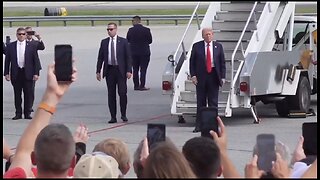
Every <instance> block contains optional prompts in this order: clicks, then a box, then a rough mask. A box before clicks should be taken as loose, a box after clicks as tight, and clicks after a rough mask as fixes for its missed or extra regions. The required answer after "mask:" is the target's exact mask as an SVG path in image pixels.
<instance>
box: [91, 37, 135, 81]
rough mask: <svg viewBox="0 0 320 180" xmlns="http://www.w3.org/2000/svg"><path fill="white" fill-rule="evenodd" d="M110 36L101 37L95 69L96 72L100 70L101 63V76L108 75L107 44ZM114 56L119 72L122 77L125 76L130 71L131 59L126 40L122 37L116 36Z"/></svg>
mask: <svg viewBox="0 0 320 180" xmlns="http://www.w3.org/2000/svg"><path fill="white" fill-rule="evenodd" d="M109 40H110V37H108V38H106V39H103V40H102V41H101V44H100V49H99V54H98V61H97V70H96V73H100V72H101V68H102V65H103V76H102V77H103V78H104V77H105V76H107V75H108V72H107V71H108V68H107V66H108V54H109V52H108V45H109ZM116 51H117V53H116V56H117V61H118V65H119V70H120V73H121V75H122V76H123V77H126V76H127V72H130V73H132V60H131V54H130V49H129V44H128V41H127V40H126V39H125V38H123V37H119V36H117V47H116Z"/></svg>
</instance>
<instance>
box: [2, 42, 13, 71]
mask: <svg viewBox="0 0 320 180" xmlns="http://www.w3.org/2000/svg"><path fill="white" fill-rule="evenodd" d="M9 47H12V46H9V45H8V46H7V47H6V57H5V60H4V73H3V75H4V76H6V75H9V69H10V64H11V61H10V53H9Z"/></svg>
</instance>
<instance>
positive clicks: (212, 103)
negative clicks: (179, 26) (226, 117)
mask: <svg viewBox="0 0 320 180" xmlns="http://www.w3.org/2000/svg"><path fill="white" fill-rule="evenodd" d="M202 38H203V40H202V41H199V42H196V43H194V44H193V46H192V51H191V56H190V65H189V72H190V77H191V80H192V82H193V84H194V85H195V86H196V93H197V118H196V127H195V129H194V130H193V132H195V133H196V132H200V123H201V122H200V117H199V116H200V109H201V108H202V107H206V106H207V102H208V107H216V108H218V94H219V86H222V85H223V84H224V83H225V78H226V66H225V58H224V51H223V47H222V45H221V44H220V43H218V42H216V41H213V29H212V28H211V27H205V28H203V29H202Z"/></svg>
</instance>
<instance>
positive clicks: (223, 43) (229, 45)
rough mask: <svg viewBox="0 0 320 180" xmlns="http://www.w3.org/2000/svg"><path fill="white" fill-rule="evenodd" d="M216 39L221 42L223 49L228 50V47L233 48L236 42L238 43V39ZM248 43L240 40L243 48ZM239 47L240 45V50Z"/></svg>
mask: <svg viewBox="0 0 320 180" xmlns="http://www.w3.org/2000/svg"><path fill="white" fill-rule="evenodd" d="M217 41H218V42H220V43H221V44H222V46H223V49H224V50H228V49H231V50H233V49H234V48H235V47H236V45H237V43H238V41H236V42H232V41H221V40H217ZM248 44H249V42H248V41H242V45H243V48H244V49H246V48H247V46H248ZM240 49H241V45H240V46H239V50H240Z"/></svg>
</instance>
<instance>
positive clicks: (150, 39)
mask: <svg viewBox="0 0 320 180" xmlns="http://www.w3.org/2000/svg"><path fill="white" fill-rule="evenodd" d="M147 39H148V43H149V44H151V43H152V35H151V31H150V29H149V28H148V34H147Z"/></svg>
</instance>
